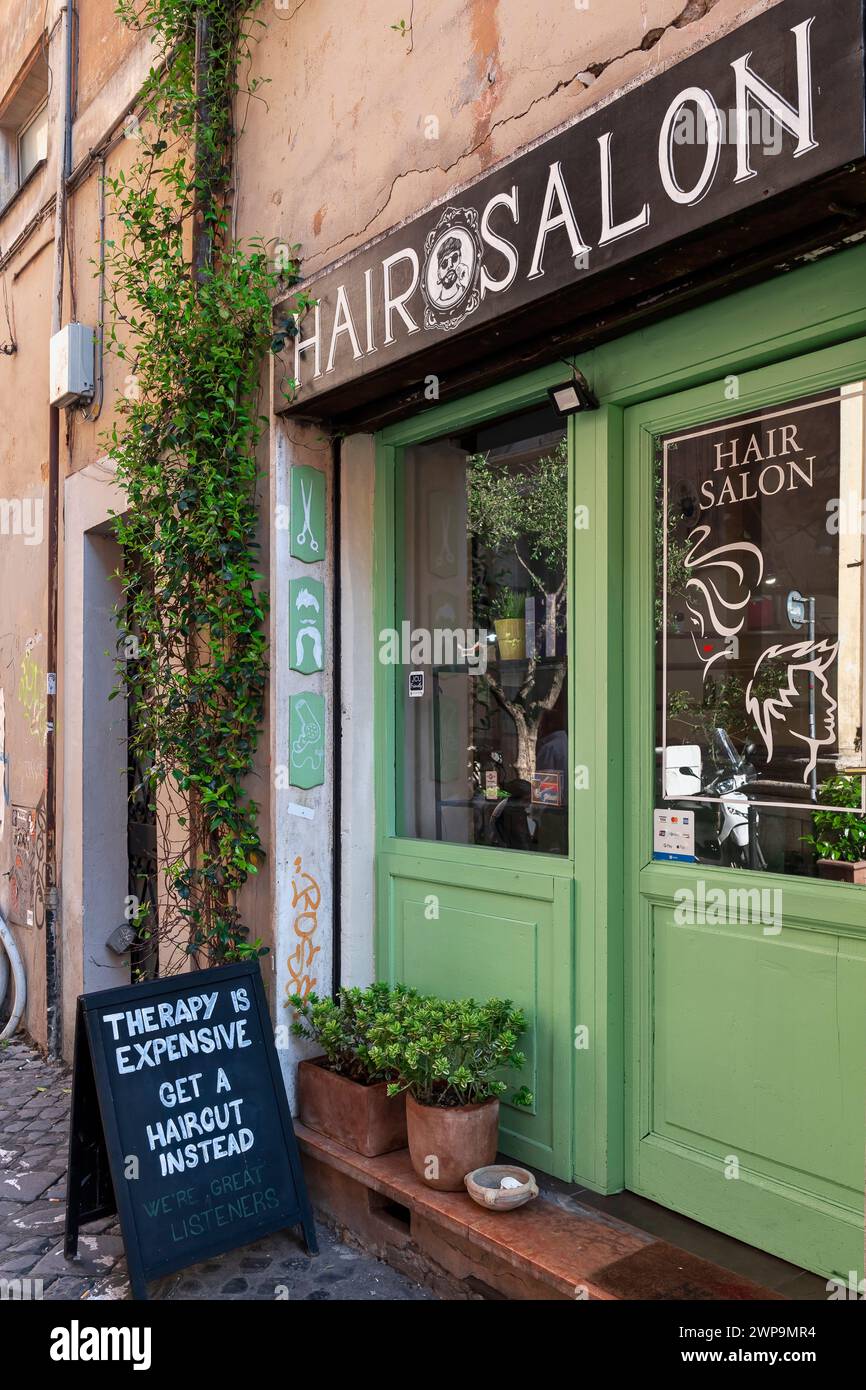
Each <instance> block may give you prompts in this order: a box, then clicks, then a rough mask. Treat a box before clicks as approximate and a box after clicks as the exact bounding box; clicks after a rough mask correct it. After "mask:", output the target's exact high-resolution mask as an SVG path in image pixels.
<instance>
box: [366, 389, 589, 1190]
mask: <svg viewBox="0 0 866 1390" xmlns="http://www.w3.org/2000/svg"><path fill="white" fill-rule="evenodd" d="M550 375H551V374H550V373H549V372H548V373H546V374H544V373H539V374H535V376H534V377H532V378H529V379H524V380H523V381H522V382H520V383H518V384H515V385H513V386H511V387H509V388H507V389H501V388H500V389H498V390H494V391H490V392H486V393H483V394H482V395H481V396H479V397H475V398H474V399H473V400H472V401H470V402H464V403H461V404H460V405H459V406H455V407H447V408H442V409H437V410H434V411H431V412H429V413H427V414H425V416H424V417H423V418H422V419H420V420H413V421H411V422H409V423H408V424H406V425H401V426H398V427H395V428H393V429H391V430H389V431H386V432H385V434H384V435H383V436H382V437H380V446H379V456H378V467H377V487H378V505H377V553H378V558H379V564H378V582H377V622H376V631H377V634H378V636H379V651H378V653H377V656H378V660H377V675H376V679H377V689H376V712H377V721H376V723H377V736H378V741H377V760H376V761H377V776H378V786H377V807H378V817H377V819H378V826H379V853H378V856H377V914H376V915H377V932H378V935H377V973H378V975H379V977H380V978H388V979H390V980H392V981H393V980H402V981H406V982H408V983H410V984H413V985H415V986H417V987H419V988H421V989H424V990H428V991H430V992H432V993H435V994H439V995H442V996H446V997H467V996H474V997H475V998H487V997H491V996H498V997H501V998H502V997H504V998H509V999H512V1000H513V1001H514V1002H515V1003H516V1004H518V1005H519V1006H520V1007H521V1008H522V1009H523V1010H524V1011H525V1013H526V1016H527V1020H528V1030H527V1034H526V1036H525V1038H524V1039H523V1041H522V1044H521V1046H522V1048H523V1050H524V1051H525V1053H526V1057H527V1062H526V1068H525V1072H524V1074H523V1075H520V1076H514V1077H509V1078H507V1079H508V1081H509V1092H508V1094H513V1092H512V1090H511V1086H512V1085H513V1087H514V1088H515V1089H516V1088H517V1087H519V1086H521V1085H525V1086H527V1087H528V1088H529V1089H530V1090H531V1091H532V1093H533V1097H534V1101H533V1104H532V1106H531V1108H529V1109H524V1108H522V1107H518V1106H514V1105H512V1104H510V1103H509V1102H508V1099H507V1096H506V1097H505V1098H504V1099H503V1105H502V1121H501V1139H500V1142H501V1147H502V1148H503V1150H504V1151H506V1152H507V1153H509V1154H511V1155H513V1156H514V1157H515V1158H518V1159H520V1160H522V1161H524V1162H526V1163H529V1164H531V1165H533V1166H534V1167H535V1168H537V1169H540V1170H543V1171H546V1172H549V1173H554V1174H556V1175H558V1176H561V1177H564V1178H571V1176H572V1173H573V1153H572V1118H573V1114H574V1089H573V1088H574V1058H575V1055H576V1054H575V1049H574V1046H573V1037H574V1022H573V1014H574V1006H573V997H574V992H575V960H576V949H575V921H576V914H577V911H578V910H579V909H578V903H579V900H580V892H581V883H580V875H579V873H578V876H577V882H576V881H575V837H576V828H575V827H576V817H575V815H574V814H573V810H572V795H571V790H570V789H571V787H572V785H573V783H574V775H575V774H574V764H575V747H574V738H573V736H572V729H573V726H574V718H575V714H574V709H575V700H576V699H578V698H580V695H579V694H576V691H577V692H582V691H583V690H584V689H585V681H584V678H583V675H580V676H579V678H578V680H577V681H576V682H575V681H573V680H572V679H571V673H572V672H573V670H574V660H573V653H574V644H575V640H576V638H575V632H574V630H573V627H574V622H573V606H572V603H571V599H570V584H571V581H572V574H573V567H574V562H575V557H574V545H573V537H572V534H571V527H570V524H569V522H570V517H571V515H572V511H573V500H572V499H573V490H574V477H573V457H574V430H573V427H571V429H570V430H567V429H566V426H565V424H564V423H561V422H559V421H558V420H557V419H556V418H555V417H553V418H551V412H550V409H549V403H548V401H547V397H546V394H545V385H546V384H547V379H548V378H549V377H550ZM515 412H519V413H518V414H517V415H516V421H517V422H516V423H514V420H515ZM467 441H470V442H467ZM487 469H489V470H490V471H489V472H488V471H485V470H487ZM533 469H535V470H538V469H540V470H541V472H540V473H539V472H537V471H536V472H535V473H533V471H532V470H533ZM473 470H474V471H473ZM509 470H510V471H509ZM509 478H510V479H511V482H510V483H509V482H508V479H509ZM473 479H474V480H475V481H473ZM491 479H494V480H498V481H497V485H499V483H501V484H502V485H503V486H505V487H506V488H508V487H512V486H516V489H517V490H516V491H513V492H512V494H511V501H510V503H509V508H510V510H509V509H507V515H506V520H508V524H509V526H510V524H511V523H510V518H511V517H512V514H513V513H514V512H515V511H517V512H520V513H522V512H523V499H525V498H526V497H527V496H528V494H529V493H530V492H531V491H532V487H533V484H534V483H535V482H541V481H544V482H546V483H547V484H548V485H549V490H550V495H552V496H554V497H555V498H556V506H557V507H558V509H559V510H558V514H557V515H556V516H555V517H554V518H553V520H554V522H555V525H554V526H553V528H552V529H551V527H550V526H549V525H547V523H546V522H545V519H544V514H543V511H544V509H543V507H542V510H541V513H540V516H541V520H540V521H539V522H538V525H539V527H541V528H542V529H540V530H539V531H537V532H536V533H533V532H532V524H533V523H532V521H531V519H530V520H528V521H527V519H526V518H525V517H522V516H521V517H520V518H519V527H518V531H519V536H520V538H519V540H515V539H514V536H515V535H516V534H517V532H515V533H514V534H512V533H511V531H509V530H508V527H506V528H505V531H506V532H507V534H505V538H504V539H503V538H502V535H500V531H502V527H501V526H500V521H501V520H502V515H501V513H500V512H499V511H490V510H488V513H487V514H486V515H487V520H486V521H485V520H484V518H483V517H482V518H481V519H479V518H478V517H477V516H476V515H475V513H476V512H479V515H480V510H482V504H481V503H479V502H477V494H478V491H479V490H482V489H484V488H485V487H487V486H488V484H489V483H490V482H491ZM515 479H516V483H515ZM503 480H504V481H503ZM473 489H474V490H473ZM485 496H486V497H487V504H489V508H499V507H500V495H499V494H497V495H496V497H495V498H494V499H493V500H492V501H491V500H490V496H489V494H485ZM515 500H516V502H517V506H516V507H515V506H514V503H515ZM487 504H485V505H487ZM473 508H474V510H472V509H473ZM470 512H471V513H472V515H471V516H470ZM491 518H492V520H491ZM549 520H550V518H548V521H549ZM546 525H547V529H546V530H545V529H543V528H544V527H545V526H546ZM485 527H486V529H485ZM527 527H528V528H529V530H528V531H527ZM473 528H474V529H473ZM533 536H536V539H538V538H540V539H538V543H537V544H536V543H535V541H534V540H533ZM518 549H519V552H520V554H519V556H518V554H517V553H516V552H517V551H518ZM524 562H525V564H524ZM583 563H585V564H588V563H589V557H588V556H586V555H584V557H583ZM503 591H507V592H506V593H505V597H510V601H511V604H512V607H513V608H514V611H515V612H519V616H518V619H517V621H518V635H517V637H516V638H515V637H513V636H509V635H508V634H509V633H510V632H511V631H512V629H508V630H507V632H506V631H503V630H502V629H501V627H500V624H501V622H502V621H503V617H504V615H503V613H502V611H501V607H502V605H501V600H502V598H503ZM515 604H516V607H515ZM470 623H474V624H476V625H477V626H478V629H479V630H480V628H481V626H482V625H483V627H484V631H485V634H486V635H485V637H484V639H483V642H484V651H485V653H486V654H487V655H486V656H485V661H486V662H487V664H486V666H485V669H484V672H481V671H480V668H477V669H471V670H470V669H469V668H468V667H467V658H466V652H467V651H469V652H470V653H472V652H474V654H475V657H474V658H473V659H477V658H478V650H479V648H478V645H477V643H476V638H475V635H474V628H473V630H472V631H470V629H469V625H470ZM453 625H457V626H456V627H455V629H454V630H455V631H457V630H458V629H459V633H460V634H461V635H460V637H459V641H457V643H456V645H455V646H454V647H453V649H450V650H448V651H444V650H439V649H438V648H435V647H432V648H431V650H429V651H426V650H424V649H423V640H424V639H425V638H426V637H429V638H430V639H431V641H432V640H433V639H435V638H437V637H438V636H439V635H441V629H442V628H443V627H447V628H449V629H450V628H451V627H452V626H453ZM404 627H405V629H406V631H405V632H404ZM389 632H390V633H392V634H393V635H394V638H395V640H396V643H397V647H396V649H395V650H394V651H393V652H391V653H390V655H389V654H388V653H387V650H386V649H387V645H388V644H387V640H386V635H387V634H388V633H389ZM584 636H585V634H584ZM416 640H417V641H418V643H419V644H420V645H418V646H415V645H413V643H414V642H415V641H416ZM407 642H408V643H409V650H408V651H407V650H406V643H407ZM530 652H532V653H534V660H532V661H530V655H529V654H530ZM528 686H529V687H530V690H529V694H528V695H527V687H528ZM536 699H537V700H538V702H539V708H538V709H535V707H534V705H533V701H535V700H536ZM515 709H519V710H520V711H523V710H524V709H528V710H529V712H530V713H532V714H534V715H537V716H538V717H537V720H536V724H535V725H534V726H533V728H532V729H531V731H530V733H531V737H523V739H522V740H521V738H520V737H519V725H520V722H521V719H520V717H518V718H517V719H515V718H514V711H515ZM509 711H511V712H510V713H509ZM530 723H532V720H530ZM530 745H531V750H532V752H531V764H530V762H528V761H527V759H528V758H529V757H530V755H529V754H528V752H527V748H528V747H529V746H530ZM533 769H535V771H533ZM542 774H544V775H543V776H542ZM539 779H540V780H539Z"/></svg>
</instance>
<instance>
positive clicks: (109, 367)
mask: <svg viewBox="0 0 866 1390" xmlns="http://www.w3.org/2000/svg"><path fill="white" fill-rule="evenodd" d="M772 2H773V0H758V3H755V0H615V3H609V2H608V0H587V3H586V4H585V5H583V4H581V3H573V0H556V3H553V0H436V3H435V4H434V3H432V0H415V4H414V5H413V6H412V7H411V9H410V7H409V6H405V7H403V14H402V15H401V7H400V6H399V5H396V4H395V3H394V0H354V3H353V4H352V5H347V4H346V3H345V0H279V3H275V2H274V0H266V2H265V3H264V4H263V5H262V7H261V9H260V11H259V18H260V19H261V20H262V21H263V27H262V28H261V29H260V31H259V33H260V37H259V39H258V42H257V44H256V47H255V51H254V55H253V61H252V71H253V73H254V75H255V76H256V77H258V78H263V79H264V80H265V81H264V85H263V86H262V87H261V88H260V89H259V91H258V93H257V95H256V96H255V97H254V98H253V99H252V100H250V101H249V103H247V102H246V101H241V103H240V110H241V112H242V113H243V116H244V119H245V129H244V133H243V134H242V135H241V136H240V139H239V142H238V147H237V149H238V162H237V172H236V180H235V205H236V214H237V230H238V232H239V234H240V235H241V236H262V237H264V238H265V239H266V240H273V241H275V242H276V241H285V242H287V243H289V244H293V243H296V242H300V243H301V245H302V256H303V259H304V269H305V271H312V270H315V269H318V268H320V267H321V266H323V265H325V264H327V263H328V262H330V261H332V260H334V259H336V258H338V257H340V256H342V255H344V254H346V253H347V252H348V251H350V250H352V249H353V248H354V247H356V246H358V245H360V244H361V243H363V242H364V241H365V240H367V239H369V238H370V237H372V236H375V235H376V234H378V233H380V232H383V231H384V230H386V229H387V228H388V227H390V226H393V225H394V224H396V223H398V222H399V221H400V220H401V219H404V218H406V217H408V216H410V215H412V214H413V213H414V212H416V211H418V210H419V209H420V208H421V207H423V206H425V205H426V204H428V203H429V202H431V201H433V200H435V199H437V198H440V197H441V196H443V195H444V194H445V193H446V192H447V191H448V190H450V189H452V188H453V187H454V186H455V185H458V184H462V183H465V182H467V181H469V180H471V179H473V178H475V177H476V176H478V175H480V174H481V173H482V172H484V171H485V170H487V169H488V168H489V167H490V166H491V165H492V164H494V163H496V162H497V161H499V160H502V159H504V158H506V157H508V156H509V155H511V154H513V153H514V152H515V151H517V150H519V149H520V148H522V147H524V146H525V145H527V144H529V143H531V142H532V141H533V140H536V139H538V138H539V137H541V136H543V135H545V134H547V133H548V132H549V131H550V130H552V129H554V128H555V127H557V126H558V125H560V124H561V123H563V122H566V121H569V120H571V119H573V118H574V117H575V116H576V115H577V114H579V113H580V112H581V111H583V110H586V109H588V108H589V107H591V106H592V105H594V104H596V103H597V102H599V101H602V100H605V99H608V98H610V97H611V96H612V95H613V94H614V93H616V92H617V91H618V90H619V89H621V88H622V87H623V86H624V85H626V84H629V83H632V82H638V81H640V80H642V79H644V78H646V77H648V76H650V75H652V73H653V72H654V71H655V70H657V69H658V67H659V65H662V64H668V63H670V62H672V61H674V60H675V59H676V58H677V57H678V56H681V55H682V54H684V53H685V52H686V51H688V50H690V49H691V48H693V47H695V46H697V45H700V44H703V43H706V42H708V41H709V40H711V39H712V38H714V37H716V36H717V35H718V34H719V33H720V32H722V31H723V30H725V29H727V28H729V27H731V26H732V25H734V24H736V23H738V22H741V21H742V20H743V19H745V18H748V17H751V15H753V14H754V13H757V12H759V11H760V10H762V9H766V8H769V6H770V4H771V3H772ZM79 10H80V16H79V35H78V48H79V65H78V73H77V88H76V89H77V104H76V120H75V128H74V139H73V167H74V169H75V170H76V171H77V180H78V182H77V186H76V188H75V190H74V191H73V193H72V195H71V198H70V219H69V232H68V248H69V255H70V265H69V270H68V273H67V277H66V290H65V300H64V319H67V318H71V317H73V316H74V317H77V318H78V319H79V320H81V321H83V322H86V323H90V324H92V323H95V321H96V319H97V316H98V299H97V285H96V281H95V279H94V260H95V257H96V254H97V230H98V202H97V195H98V177H97V174H98V166H97V165H95V164H94V165H90V164H89V163H88V160H89V152H90V151H92V150H95V149H98V148H100V146H102V145H103V144H104V142H105V141H106V139H107V138H108V137H109V136H110V135H111V133H112V131H113V130H114V129H115V128H116V127H117V126H118V124H119V123H120V122H121V121H122V118H123V116H124V114H125V112H126V111H127V110H128V109H129V108H130V106H131V104H132V103H133V101H134V97H135V93H136V91H137V90H138V87H139V85H140V82H141V80H142V77H143V75H144V73H145V72H146V70H147V67H148V65H149V62H150V59H151V52H150V47H149V44H148V41H147V39H146V38H143V37H141V36H137V35H132V34H129V33H128V32H127V31H126V30H125V29H124V28H123V27H122V25H121V24H120V22H119V20H118V19H117V18H116V16H115V14H114V0H81V3H80V5H79ZM59 13H60V0H48V4H47V6H46V4H45V0H0V33H2V35H3V44H2V48H0V109H2V101H3V99H4V94H5V93H6V92H7V91H8V90H9V89H10V87H11V86H12V84H13V83H14V80H15V77H16V74H17V73H18V71H19V69H20V67H21V64H22V63H23V62H24V61H25V59H26V58H27V56H28V55H29V54H30V53H31V51H32V50H33V48H34V45H35V44H36V43H37V42H38V41H39V37H40V33H42V32H43V19H44V26H45V27H44V33H45V35H46V38H45V42H46V43H47V45H48V48H47V51H48V55H49V62H50V65H51V68H52V72H53V74H55V75H59V72H60V67H61V65H60V51H59V38H60V32H61V31H60V29H59V28H58V24H57V21H58V16H59ZM410 14H411V16H412V27H411V30H410V31H408V32H407V33H406V34H405V35H402V34H400V33H398V32H396V31H395V29H394V27H393V26H394V24H395V23H396V22H398V21H399V20H400V18H401V17H405V18H406V19H407V21H408V19H409V17H410ZM60 85H61V84H60V82H59V78H58V80H55V81H54V82H53V85H52V91H51V97H50V108H49V109H50V114H51V121H52V126H51V137H50V141H49V157H48V163H47V167H46V168H45V169H44V170H43V171H42V172H41V173H40V174H39V175H38V176H36V177H35V178H34V179H33V180H32V181H31V183H30V184H29V185H28V186H27V187H26V188H25V189H24V190H23V191H22V193H21V195H20V196H19V197H18V198H16V199H15V200H14V202H13V203H12V204H11V205H10V206H8V207H7V208H6V209H0V281H2V284H0V342H5V341H6V340H7V339H8V338H9V337H10V336H12V335H13V334H14V338H15V341H16V343H17V351H16V352H15V353H14V354H12V355H2V356H0V498H6V499H9V498H12V499H14V498H26V497H37V498H40V499H42V500H43V502H44V498H45V484H46V476H47V441H48V404H47V395H48V392H47V379H48V336H49V326H50V317H51V284H52V271H53V261H54V257H53V254H52V251H51V249H50V248H51V242H52V234H53V224H52V216H51V211H52V207H51V204H52V198H53V193H54V187H55V177H56V175H55V163H56V156H57V139H56V131H57V123H56V113H57V109H58V103H59V100H60ZM130 149H131V147H130V144H129V142H128V141H125V140H121V141H120V142H119V143H118V144H117V145H116V146H115V147H114V148H113V149H112V151H111V152H110V154H109V156H108V171H109V173H113V172H116V170H117V169H118V168H120V167H121V166H122V164H123V163H124V161H125V160H127V159H128V157H129V154H130ZM113 230H114V228H113V226H112V223H111V220H110V219H109V226H108V235H109V236H111V235H112V232H113ZM6 306H8V313H9V323H10V324H11V328H9V327H7V320H6V312H7V309H6ZM127 370H128V369H127V368H126V367H125V366H123V364H121V363H119V362H117V361H116V360H114V359H111V358H108V359H107V360H106V363H105V405H104V408H103V411H102V414H101V417H100V419H99V420H97V421H95V422H90V421H86V420H84V419H83V418H82V417H81V415H80V414H79V413H78V412H74V411H73V412H69V413H68V414H67V418H66V427H65V429H64V430H63V431H62V438H61V467H62V470H63V472H64V473H70V474H71V473H73V472H77V471H79V470H81V469H84V468H87V467H92V466H94V465H98V464H99V461H100V460H101V459H103V458H104V457H105V455H106V452H107V447H108V446H107V442H106V437H105V432H106V431H107V430H108V429H110V426H111V423H112V415H113V412H112V401H113V400H114V399H115V398H116V396H117V393H118V392H119V391H122V389H123V384H124V379H125V376H126V373H127ZM271 450H272V441H268V440H267V439H266V440H265V441H263V445H262V455H261V457H262V463H263V466H265V467H266V466H267V465H268V461H269V458H270V457H271V452H270V451H271ZM263 486H264V487H265V488H266V487H267V484H264V485H263ZM264 495H266V493H265V494H264ZM262 519H263V532H262V534H263V541H264V542H265V543H266V548H265V559H266V558H267V540H268V533H269V522H270V517H269V514H268V508H267V507H263V514H262ZM68 568H69V566H68V556H64V554H63V553H62V550H61V570H62V571H64V572H65V571H66V570H68ZM46 594H47V546H46V544H45V540H44V537H43V539H42V540H41V542H40V543H34V544H24V538H23V537H21V536H0V695H2V700H3V705H4V707H5V740H4V748H3V749H0V752H2V753H3V755H4V757H5V763H4V765H3V768H2V770H3V772H4V773H5V778H6V783H7V790H8V799H9V803H10V805H8V806H6V807H5V812H6V814H5V816H4V824H3V829H2V831H0V911H4V912H5V911H7V910H8V904H9V879H8V876H6V875H8V871H9V869H10V866H11V852H12V849H11V838H12V837H11V816H10V810H11V804H19V805H23V806H28V807H36V806H37V805H38V803H39V799H40V796H41V795H42V793H43V791H44V785H45V731H44V727H43V725H44V718H43V720H42V723H40V710H39V696H40V691H41V692H42V693H43V694H44V677H45V628H46V619H47V611H46ZM355 599H356V601H357V599H358V596H357V595H355ZM64 611H65V610H64V593H63V584H62V583H61V603H60V612H61V615H63V613H64ZM76 640H78V639H77V636H76V633H75V632H69V631H67V632H66V633H65V635H64V636H62V640H61V654H60V670H59V673H58V674H59V689H60V701H59V705H58V709H59V711H60V715H59V728H58V752H59V755H60V763H61V779H60V781H61V785H60V787H59V791H60V792H61V793H62V766H63V762H64V740H67V741H68V740H70V739H75V738H76V737H77V736H78V730H76V729H66V728H64V726H63V718H62V711H63V709H64V708H65V705H64V699H63V694H64V679H65V664H66V662H65V659H64V654H63V653H64V642H65V643H66V644H67V646H68V643H69V642H70V641H71V642H74V641H76ZM22 677H23V678H24V679H22ZM284 713H285V711H284V710H282V709H281V708H276V709H275V712H274V720H279V719H281V718H282V717H284ZM268 749H269V741H268V737H267V736H263V738H262V741H261V745H260V755H259V759H258V767H257V775H256V779H255V783H256V795H257V799H258V800H259V801H260V803H261V805H262V825H263V827H265V833H266V834H267V833H268V829H267V828H268V827H269V826H270V825H271V824H272V822H271V808H270V805H269V799H270V788H271V786H272V782H271V776H270V767H269V751H268ZM66 761H67V763H68V764H69V766H70V767H71V766H72V765H73V760H72V759H70V758H68V757H67V758H66ZM76 775H78V774H76ZM76 802H77V798H76V796H71V797H70V796H67V797H66V799H65V804H66V805H67V806H71V807H74V806H75V805H76ZM69 814H70V815H75V814H76V813H75V811H74V810H71V811H70V812H69ZM63 834H64V826H63V824H62V823H61V825H60V827H59V836H60V842H59V844H58V863H62V862H63ZM323 843H324V842H323ZM62 892H63V884H62V883H61V901H62ZM273 904H274V898H273V892H272V875H271V874H270V871H269V870H268V871H266V872H265V873H264V874H263V875H262V876H261V877H260V879H259V880H258V882H257V883H256V884H255V886H254V887H253V888H252V889H251V891H250V895H249V903H248V909H249V914H250V918H251V925H252V930H253V933H254V935H261V936H262V937H263V938H264V939H265V940H266V941H270V940H271V939H272V931H271V926H272V918H273V916H274V906H273ZM121 916H122V911H121V904H118V914H117V920H118V921H119V920H120V917H121ZM78 922H80V904H78V905H72V906H71V908H70V911H69V912H68V913H67V914H66V915H65V917H63V916H62V917H61V933H63V932H64V930H66V931H68V932H69V934H70V935H69V937H67V938H65V939H64V940H63V941H62V951H61V955H62V959H63V961H64V963H65V971H66V985H67V988H66V998H65V1010H66V1013H67V1025H68V1016H69V1013H70V1009H71V1006H72V1001H73V998H74V987H75V983H76V982H77V981H80V980H81V979H83V978H84V975H83V973H82V970H81V969H80V968H79V964H78V963H76V953H80V951H81V943H80V941H79V940H77V934H78V932H79V930H80V928H79V927H78V926H77V923H78ZM113 925H116V923H115V922H106V923H105V927H106V934H107V932H108V930H110V928H111V926H113ZM16 935H17V938H18V940H19V941H20V943H21V946H22V949H23V952H24V955H25V961H26V965H27V971H28V976H29V982H30V1003H29V1006H28V1012H27V1027H28V1029H29V1031H30V1032H31V1034H32V1035H33V1036H34V1037H36V1038H37V1039H38V1040H39V1041H40V1042H44V1041H45V1036H46V1033H45V1000H44V968H43V967H44V931H40V929H39V928H37V927H34V928H16ZM65 1032H66V1037H67V1039H68V1038H69V1036H70V1034H69V1028H68V1026H67V1027H66V1029H65Z"/></svg>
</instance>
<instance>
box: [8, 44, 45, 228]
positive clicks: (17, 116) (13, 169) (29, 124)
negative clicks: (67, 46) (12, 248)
mask: <svg viewBox="0 0 866 1390" xmlns="http://www.w3.org/2000/svg"><path fill="white" fill-rule="evenodd" d="M47 158H48V64H47V63H46V61H45V55H44V52H43V50H42V46H41V45H40V46H39V47H38V48H37V49H36V50H35V51H34V53H33V54H31V56H30V58H29V59H28V60H27V62H26V63H25V64H24V66H23V68H22V69H21V71H20V72H19V74H18V76H17V77H16V79H15V82H14V83H13V84H12V87H11V88H10V89H9V91H8V92H7V94H6V96H5V98H4V99H3V101H2V103H0V208H2V207H3V205H4V204H6V203H7V202H8V201H9V200H10V198H12V197H13V196H14V194H15V193H17V191H18V189H19V188H20V187H21V186H22V185H23V184H24V183H26V181H27V179H28V178H29V177H30V175H31V174H32V173H33V171H34V170H35V169H37V168H38V167H39V165H40V164H42V163H44V161H45V160H46V159H47Z"/></svg>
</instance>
